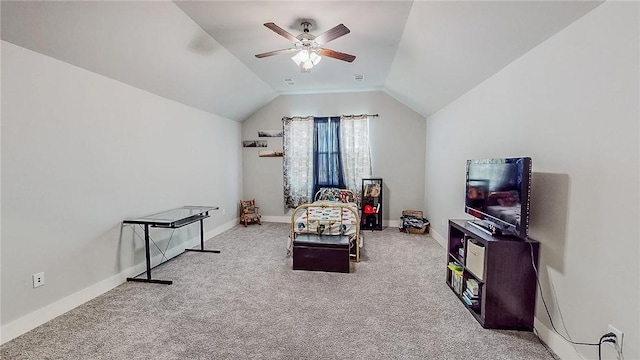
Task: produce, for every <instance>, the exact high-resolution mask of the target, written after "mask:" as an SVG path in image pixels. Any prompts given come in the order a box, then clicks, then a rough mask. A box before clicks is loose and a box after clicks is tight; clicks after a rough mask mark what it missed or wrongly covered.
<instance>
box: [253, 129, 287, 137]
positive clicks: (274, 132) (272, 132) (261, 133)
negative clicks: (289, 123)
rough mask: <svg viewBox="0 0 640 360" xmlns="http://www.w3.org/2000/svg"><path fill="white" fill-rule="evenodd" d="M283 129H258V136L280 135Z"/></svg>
mask: <svg viewBox="0 0 640 360" xmlns="http://www.w3.org/2000/svg"><path fill="white" fill-rule="evenodd" d="M283 133H284V130H282V129H280V130H258V137H282V134H283Z"/></svg>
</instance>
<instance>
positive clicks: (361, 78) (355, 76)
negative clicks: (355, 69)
mask: <svg viewBox="0 0 640 360" xmlns="http://www.w3.org/2000/svg"><path fill="white" fill-rule="evenodd" d="M353 80H355V81H357V82H363V81H364V75H363V74H353Z"/></svg>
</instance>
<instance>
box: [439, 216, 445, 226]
mask: <svg viewBox="0 0 640 360" xmlns="http://www.w3.org/2000/svg"><path fill="white" fill-rule="evenodd" d="M440 223H441V224H442V226H447V219H445V218H442V220H441V221H440Z"/></svg>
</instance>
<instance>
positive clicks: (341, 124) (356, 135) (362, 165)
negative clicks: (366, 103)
mask: <svg viewBox="0 0 640 360" xmlns="http://www.w3.org/2000/svg"><path fill="white" fill-rule="evenodd" d="M282 121H283V129H284V137H283V151H284V156H283V175H284V201H285V206H286V207H288V208H295V207H297V206H299V205H301V204H305V203H309V202H311V201H313V195H314V194H315V192H316V191H317V189H319V188H320V187H329V186H331V187H340V188H346V189H350V190H353V191H354V192H355V193H356V194H360V191H361V189H360V187H361V186H362V182H361V181H362V178H366V177H370V176H371V156H370V152H369V120H368V117H367V115H350V116H341V117H331V118H329V117H323V118H314V117H311V116H309V117H305V118H302V117H294V118H289V117H285V118H283V119H282Z"/></svg>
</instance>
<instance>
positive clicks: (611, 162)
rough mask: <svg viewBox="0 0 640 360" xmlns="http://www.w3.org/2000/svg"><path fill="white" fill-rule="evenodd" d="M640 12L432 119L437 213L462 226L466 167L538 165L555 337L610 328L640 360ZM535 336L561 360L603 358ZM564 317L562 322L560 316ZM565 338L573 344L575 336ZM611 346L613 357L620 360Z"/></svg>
mask: <svg viewBox="0 0 640 360" xmlns="http://www.w3.org/2000/svg"><path fill="white" fill-rule="evenodd" d="M638 10H639V5H638V3H629V2H626V3H623V2H607V3H605V4H603V5H601V6H599V7H598V8H597V9H595V10H594V11H593V12H591V13H589V14H587V15H585V16H584V17H583V18H581V19H580V20H578V21H577V22H575V23H574V24H572V25H570V26H569V27H567V28H566V29H565V30H563V31H561V32H560V33H558V34H557V35H555V36H553V37H552V38H550V39H549V40H547V41H545V42H544V43H542V44H541V45H540V46H538V47H537V48H535V49H533V50H532V51H530V52H529V53H527V54H526V55H524V56H523V57H521V58H520V59H518V60H516V61H515V62H513V63H512V64H510V65H509V66H507V67H506V68H504V69H503V70H502V71H500V72H499V73H497V74H496V75H494V76H493V77H491V78H490V79H488V80H487V81H485V82H484V83H482V84H481V85H479V86H477V87H476V88H474V89H473V90H471V91H470V92H469V93H467V94H466V95H464V96H462V97H461V98H459V99H458V100H456V101H455V102H453V103H452V104H450V105H449V106H447V107H445V108H444V109H443V110H441V111H439V112H438V113H436V114H434V115H433V116H431V117H429V118H428V122H427V152H426V154H427V156H426V171H427V176H426V185H425V188H426V192H425V200H426V203H425V207H426V209H427V215H428V216H430V217H432V218H434V219H437V221H434V223H435V224H434V228H435V231H436V232H437V233H438V234H439V235H440V236H439V238H440V239H441V240H442V239H443V238H446V236H447V229H446V227H445V226H444V224H443V223H441V220H445V219H447V218H464V217H466V216H465V214H464V208H463V206H464V192H465V189H464V180H465V160H467V159H473V158H490V157H506V156H531V157H532V159H533V180H532V182H533V185H532V194H531V197H532V204H531V227H530V236H531V237H532V238H534V239H536V240H538V241H540V242H541V254H540V264H539V269H540V276H539V278H540V281H541V283H542V291H543V294H544V296H545V299H546V301H547V304H549V307H550V309H549V310H550V312H551V315H552V316H553V319H554V322H555V327H556V328H557V329H559V330H561V331H563V334H564V326H563V322H562V320H563V319H564V325H565V326H566V329H567V331H568V332H569V335H570V336H571V338H572V339H573V340H575V341H580V342H591V343H594V342H595V343H597V342H598V339H599V338H600V336H602V335H604V334H605V333H606V332H607V325H608V324H612V325H614V326H615V327H617V328H618V329H620V330H622V331H623V332H625V338H624V354H625V358H626V359H638V358H640V353H639V344H638V339H640V332H639V328H638V326H639V322H638V319H639V317H640V314H639V313H638V304H639V303H640V297H639V294H638V293H639V286H638V277H637V276H638V253H639V246H638V238H640V229H639V223H638V219H639V218H640V213H639V208H638V204H639V200H640V191H639V184H640V179H639V163H640V158H639V153H640V151H639V146H640V145H639V144H640V139H639V130H640V129H639V123H638V119H639V117H640V110H639V104H638V99H639V95H640V92H639V90H638V87H639V84H638V79H639V70H638V69H639V59H638V56H639V44H640V39H639V35H638V24H639V15H638V13H639V11H638ZM536 310H537V311H536V320H537V325H536V328H537V330H538V333H539V334H540V336H541V337H542V338H543V340H544V341H545V342H547V343H548V344H550V345H551V347H552V349H553V350H554V351H556V353H558V354H559V355H560V356H561V357H562V358H563V359H575V358H578V354H577V353H576V352H579V354H580V355H581V356H582V358H584V359H596V358H597V347H596V348H594V347H583V346H579V347H573V346H570V345H569V344H567V343H566V342H564V340H562V339H560V338H559V337H558V336H557V335H555V334H554V333H552V332H551V331H550V330H549V329H550V328H551V324H550V323H549V320H548V317H547V314H546V310H545V309H544V307H543V304H542V301H541V299H540V294H538V301H537V309H536ZM561 312H562V317H561V316H560V313H561ZM565 335H566V334H565ZM615 355H616V354H615V352H613V351H612V349H611V348H610V347H608V346H606V347H604V350H603V358H612V359H613V358H615Z"/></svg>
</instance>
